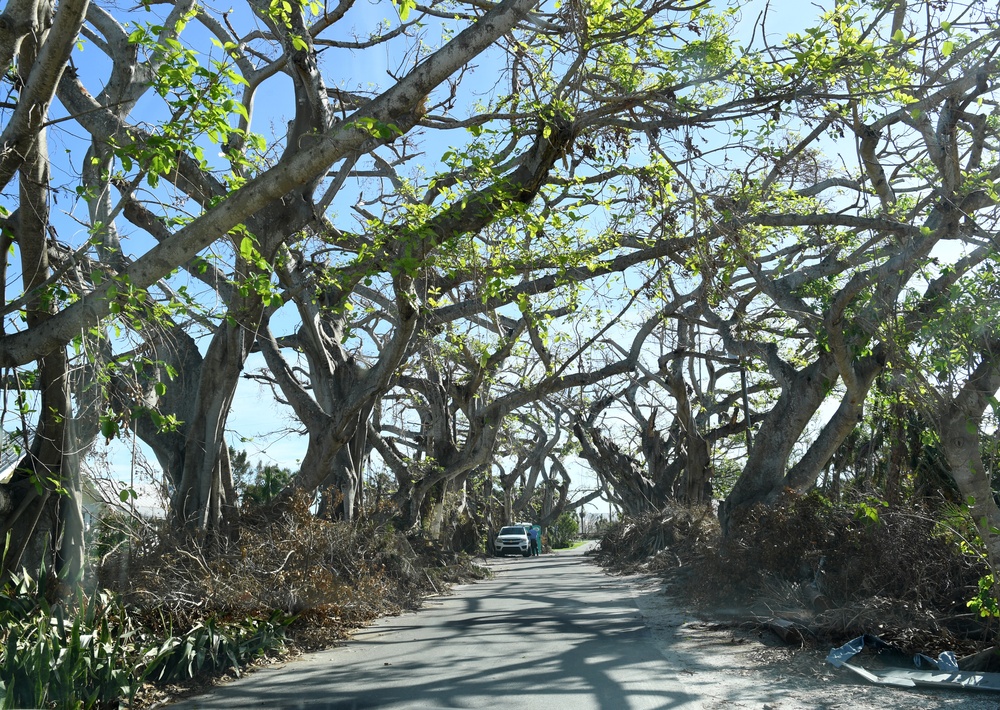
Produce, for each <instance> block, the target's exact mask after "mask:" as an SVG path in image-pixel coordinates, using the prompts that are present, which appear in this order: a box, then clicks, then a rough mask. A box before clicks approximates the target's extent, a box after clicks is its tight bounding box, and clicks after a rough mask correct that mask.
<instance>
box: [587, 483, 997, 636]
mask: <svg viewBox="0 0 1000 710" xmlns="http://www.w3.org/2000/svg"><path fill="white" fill-rule="evenodd" d="M952 512H953V511H952ZM951 514H952V513H951V512H949V511H947V510H942V509H934V508H932V507H931V506H929V505H926V504H911V505H909V506H906V507H894V508H888V507H883V506H881V505H880V504H879V505H870V504H868V503H865V502H860V503H856V504H847V503H838V504H834V503H831V502H830V501H828V500H826V499H825V498H823V497H822V496H819V495H808V496H801V497H793V496H789V497H787V498H786V499H784V500H782V501H780V502H779V503H778V504H776V505H773V506H769V507H764V506H760V507H758V508H757V509H755V510H754V511H752V512H751V513H750V514H749V515H748V516H747V517H746V519H745V520H742V521H741V524H740V526H739V527H738V528H737V529H735V530H733V531H732V532H731V533H730V535H729V536H728V537H727V538H725V539H723V538H722V537H721V534H720V533H719V531H718V527H717V526H713V525H711V524H710V523H709V522H706V521H704V519H703V518H704V516H705V515H706V513H705V512H703V511H702V509H697V510H693V511H688V512H686V513H685V512H683V510H679V509H676V508H672V509H669V510H665V511H662V512H661V513H658V514H655V515H647V516H643V517H642V518H638V519H630V520H627V521H624V522H621V523H618V524H616V525H614V526H611V528H610V529H609V530H608V533H607V534H606V536H605V538H604V539H603V540H602V541H601V544H600V551H599V552H598V553H597V557H598V558H599V560H600V561H601V562H602V563H603V564H605V565H606V566H610V567H613V568H615V569H618V570H621V571H637V570H644V571H651V572H656V571H660V572H662V573H664V574H665V575H668V576H669V577H670V579H671V581H673V582H675V583H682V584H683V590H684V594H685V596H686V597H688V598H692V599H694V600H695V601H696V602H697V603H699V605H701V606H703V607H707V608H713V609H720V608H724V609H733V608H734V607H735V608H737V609H742V610H743V612H744V616H745V617H750V618H757V619H760V620H764V619H772V618H776V617H780V618H788V619H793V620H795V621H796V622H801V624H802V625H803V626H804V627H805V628H807V629H808V632H809V634H810V635H811V636H812V637H813V638H817V639H822V640H823V641H824V642H831V641H832V642H839V641H842V640H846V639H849V638H853V637H855V636H857V635H860V634H861V633H871V634H875V635H878V636H880V637H881V638H882V639H883V640H885V641H887V642H889V643H891V644H894V645H896V646H897V647H899V648H901V649H903V650H906V651H912V652H918V651H919V652H924V653H928V652H934V653H937V652H939V651H941V650H945V649H950V650H954V651H956V652H957V653H959V654H960V655H961V654H962V653H971V652H973V651H975V650H977V649H979V648H982V647H984V645H988V644H989V643H991V642H992V634H993V630H992V629H991V628H990V627H989V625H988V624H987V620H984V619H982V618H980V617H979V616H978V615H977V614H975V613H973V611H971V610H970V609H969V607H968V602H969V600H970V599H972V598H973V597H974V596H975V595H976V594H977V592H978V583H979V580H980V578H981V577H983V576H984V575H985V574H986V573H987V569H986V567H985V564H984V563H983V561H982V560H981V558H980V557H979V556H978V555H977V554H975V553H974V552H972V551H971V548H970V547H969V545H967V544H966V545H963V544H961V543H962V541H963V540H965V541H968V535H967V534H966V533H967V532H968V530H965V531H963V530H961V529H959V528H960V527H961V526H957V527H956V525H955V524H954V522H955V521H954V520H951V521H948V520H947V518H948V516H949V515H951ZM709 517H712V518H714V516H709ZM943 521H945V522H943ZM678 572H681V574H678ZM684 572H687V574H684Z"/></svg>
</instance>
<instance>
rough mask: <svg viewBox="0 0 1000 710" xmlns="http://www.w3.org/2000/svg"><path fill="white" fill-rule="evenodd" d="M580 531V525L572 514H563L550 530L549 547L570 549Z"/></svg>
mask: <svg viewBox="0 0 1000 710" xmlns="http://www.w3.org/2000/svg"><path fill="white" fill-rule="evenodd" d="M579 530H580V524H579V523H578V522H577V520H576V516H575V515H573V514H572V513H563V514H562V515H560V516H559V518H558V519H557V520H556V522H555V524H554V525H552V526H551V527H550V528H549V545H551V546H552V547H556V548H558V547H569V546H570V544H571V543H572V542H573V540H574V539H575V538H576V534H577V532H579Z"/></svg>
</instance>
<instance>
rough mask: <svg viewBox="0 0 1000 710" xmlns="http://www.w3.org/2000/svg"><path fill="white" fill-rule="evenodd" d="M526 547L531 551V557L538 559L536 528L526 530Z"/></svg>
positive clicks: (534, 526) (535, 526)
mask: <svg viewBox="0 0 1000 710" xmlns="http://www.w3.org/2000/svg"><path fill="white" fill-rule="evenodd" d="M528 546H529V548H530V549H531V556H532V557H538V526H537V525H532V526H531V527H530V528H528Z"/></svg>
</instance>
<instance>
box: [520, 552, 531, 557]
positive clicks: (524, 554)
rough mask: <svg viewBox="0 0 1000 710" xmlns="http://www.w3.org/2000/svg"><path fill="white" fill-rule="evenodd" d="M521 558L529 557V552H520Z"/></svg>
mask: <svg viewBox="0 0 1000 710" xmlns="http://www.w3.org/2000/svg"><path fill="white" fill-rule="evenodd" d="M521 557H531V553H530V552H522V553H521Z"/></svg>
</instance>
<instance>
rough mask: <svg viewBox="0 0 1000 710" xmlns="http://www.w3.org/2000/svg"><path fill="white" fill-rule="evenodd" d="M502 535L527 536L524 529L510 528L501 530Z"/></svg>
mask: <svg viewBox="0 0 1000 710" xmlns="http://www.w3.org/2000/svg"><path fill="white" fill-rule="evenodd" d="M500 534H501V535H526V534H527V533H525V532H524V528H516V527H508V528H501V530H500Z"/></svg>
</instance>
